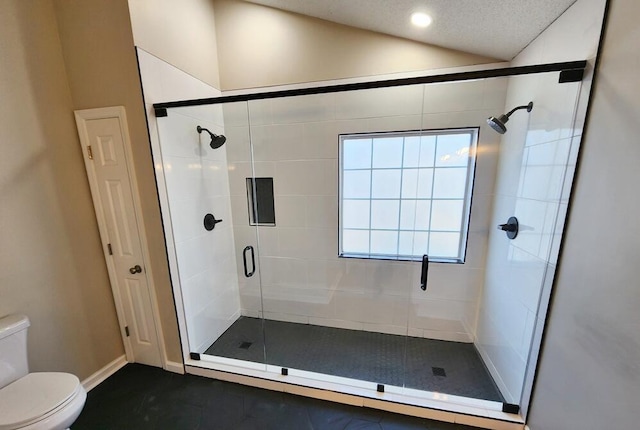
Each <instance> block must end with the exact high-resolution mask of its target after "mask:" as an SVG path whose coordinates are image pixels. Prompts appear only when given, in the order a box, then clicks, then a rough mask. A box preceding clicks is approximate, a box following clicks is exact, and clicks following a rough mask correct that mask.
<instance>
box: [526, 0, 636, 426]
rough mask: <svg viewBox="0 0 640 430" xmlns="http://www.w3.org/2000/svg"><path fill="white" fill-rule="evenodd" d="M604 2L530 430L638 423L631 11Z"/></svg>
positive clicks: (620, 2) (621, 1)
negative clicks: (604, 20) (606, 13)
mask: <svg viewBox="0 0 640 430" xmlns="http://www.w3.org/2000/svg"><path fill="white" fill-rule="evenodd" d="M610 4H611V11H610V17H609V21H608V29H607V31H606V36H605V41H604V50H603V52H602V57H601V65H600V70H599V72H598V75H597V76H596V82H595V86H594V93H593V96H594V98H593V102H592V106H591V113H590V115H589V118H588V122H587V125H586V130H585V134H584V138H583V141H582V148H581V151H582V153H581V160H580V164H579V169H578V174H577V179H576V182H575V185H574V194H573V199H572V202H571V208H570V213H569V220H568V225H567V229H566V236H565V242H564V249H563V250H562V254H561V260H560V265H559V268H558V272H557V274H556V286H555V292H554V297H553V301H552V305H551V313H550V316H549V320H548V328H547V331H546V338H545V341H544V345H543V350H542V359H541V362H540V367H539V370H538V372H539V374H538V380H537V383H536V388H535V391H534V397H533V403H532V406H531V414H530V420H529V421H530V424H529V425H530V427H531V429H532V430H555V429H566V430H572V429H576V430H577V429H602V428H611V429H631V428H638V423H639V422H640V409H638V407H637V406H638V399H640V317H639V316H638V315H639V314H638V309H640V286H639V285H640V282H639V281H638V266H640V247H639V244H640V228H639V227H638V222H637V219H638V217H639V216H640V199H638V184H640V171H639V170H638V160H640V145H639V144H638V136H639V135H640V123H639V122H638V118H640V101H639V99H638V97H639V96H640V86H639V84H638V73H640V51H639V50H638V44H639V43H640V26H638V22H637V17H638V15H640V4H639V3H638V2H637V1H636V0H611V1H610Z"/></svg>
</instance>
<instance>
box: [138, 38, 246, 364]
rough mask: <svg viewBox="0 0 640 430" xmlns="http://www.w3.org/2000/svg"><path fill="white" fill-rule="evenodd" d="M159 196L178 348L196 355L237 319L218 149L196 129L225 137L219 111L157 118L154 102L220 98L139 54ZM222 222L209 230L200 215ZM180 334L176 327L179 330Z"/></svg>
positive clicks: (225, 179)
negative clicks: (180, 321) (181, 323)
mask: <svg viewBox="0 0 640 430" xmlns="http://www.w3.org/2000/svg"><path fill="white" fill-rule="evenodd" d="M138 59H139V64H140V73H141V76H142V83H143V92H144V97H145V107H146V109H147V113H148V115H147V117H148V119H149V123H150V124H149V127H150V131H151V133H150V134H151V144H152V147H153V156H154V163H155V166H156V177H157V180H158V192H159V196H160V202H161V210H162V215H163V223H164V230H165V235H166V239H167V251H168V254H169V262H170V268H171V276H172V283H173V286H174V292H175V297H176V303H177V304H178V312H179V313H181V314H182V315H183V316H184V317H185V321H186V323H187V324H186V333H183V334H182V336H183V338H185V339H187V340H188V344H187V342H186V341H185V339H183V348H184V349H185V351H186V353H188V352H191V351H193V352H203V351H204V350H205V349H206V348H208V347H209V346H210V345H211V344H212V343H213V342H214V341H215V340H216V339H217V338H218V336H220V335H221V334H222V333H223V332H224V331H225V330H226V329H227V328H228V327H229V326H230V325H231V324H232V323H233V322H234V321H235V320H236V319H237V318H238V317H239V316H240V294H239V289H238V275H237V269H236V261H235V243H234V237H233V233H234V231H233V225H232V222H231V200H230V192H229V174H228V167H227V155H226V149H227V147H228V145H225V146H223V147H221V148H219V149H217V150H212V149H211V148H210V147H209V145H208V142H209V137H208V135H206V133H205V134H203V135H199V134H198V133H197V131H196V126H198V125H200V126H202V127H205V128H208V129H209V130H211V131H212V132H214V133H216V134H224V133H225V130H224V118H223V116H222V107H221V106H198V107H189V108H180V109H173V110H171V111H170V112H169V116H168V117H166V118H156V117H155V115H154V113H153V103H156V102H161V101H167V100H179V99H190V98H202V97H215V96H219V95H220V91H218V90H216V89H215V88H213V87H210V86H209V85H207V84H205V83H203V82H201V81H199V80H197V79H195V78H194V77H192V76H190V75H188V74H187V73H185V72H183V71H181V70H179V69H177V68H175V67H173V66H171V65H170V64H168V63H166V62H164V61H162V60H160V59H158V58H156V57H154V56H153V55H151V54H149V53H147V52H145V51H143V50H141V49H138ZM207 213H212V214H214V215H215V217H216V218H217V219H222V220H223V222H222V223H219V224H217V225H216V227H215V229H214V230H212V231H206V230H205V229H204V226H203V219H204V216H205V214H207ZM184 329H185V327H181V330H184Z"/></svg>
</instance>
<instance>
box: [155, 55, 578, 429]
mask: <svg viewBox="0 0 640 430" xmlns="http://www.w3.org/2000/svg"><path fill="white" fill-rule="evenodd" d="M586 67H587V61H586V60H584V61H571V62H560V63H549V64H540V65H532V66H521V67H504V68H494V69H487V70H473V71H465V72H456V73H449V74H435V75H428V76H420V77H410V78H401V79H390V80H381V81H372V82H358V83H349V84H340V85H330V86H318V87H309V88H299V89H291V90H274V91H268V92H259V93H247V94H238V95H229V96H220V97H214V98H205V99H195V100H182V101H172V102H164V103H156V104H154V105H153V107H154V112H155V116H156V117H157V118H162V117H165V116H167V115H168V113H167V109H171V108H178V107H188V106H200V105H213V104H222V103H232V102H249V101H251V100H263V99H273V98H281V97H291V96H303V95H314V94H326V93H336V92H344V91H354V90H365V89H375V88H386V87H398V86H408V85H419V84H431V83H445V82H461V81H469V80H479V79H488V78H498V77H511V76H518V75H529V74H538V73H549V72H560V73H559V75H560V79H559V82H560V83H563V82H578V81H581V80H582V77H583V73H584V69H585V68H586ZM252 160H253V156H252ZM252 164H253V161H252ZM256 228H257V227H256ZM256 235H257V231H256ZM258 246H259V244H258ZM181 323H184V321H181ZM183 354H184V360H185V368H186V371H187V373H192V374H196V375H202V376H208V377H212V378H216V379H222V380H228V381H232V382H238V383H242V384H246V385H253V386H257V387H262V388H267V389H272V390H277V391H284V392H290V393H293V394H299V395H304V396H309V397H315V398H320V399H326V400H333V401H337V402H341V403H347V404H354V405H359V406H367V407H372V408H378V409H383V410H389V411H393V412H399V413H405V414H410V415H416V416H422V417H425V418H433V419H439V420H444V421H451V422H457V423H464V424H469V425H487V426H489V425H491V427H492V428H509V429H511V428H514V429H515V428H522V425H523V423H524V420H523V419H522V417H521V416H520V415H519V414H510V413H506V412H503V411H502V410H504V406H503V404H502V403H500V402H491V401H486V400H478V399H473V398H467V397H459V396H453V395H447V394H441V393H437V392H428V391H420V390H412V389H408V388H404V387H390V386H387V387H385V388H386V389H384V388H383V390H384V391H383V392H380V391H379V387H378V389H376V386H375V383H372V382H365V381H356V380H351V379H349V378H340V377H334V376H330V375H323V374H322V375H321V374H316V373H314V372H307V371H302V370H296V369H286V372H285V371H284V370H285V369H283V368H282V367H279V366H273V365H268V364H266V362H263V363H251V362H246V361H242V360H236V359H229V358H223V357H215V360H207V359H205V360H202V358H203V357H201V355H200V354H198V353H190V352H189V351H186V350H185V351H183ZM320 376H322V378H320ZM501 406H502V408H501ZM465 417H466V418H465ZM483 420H484V421H483ZM491 422H494V424H491ZM495 422H500V423H502V424H500V426H499V427H493V425H497V424H495Z"/></svg>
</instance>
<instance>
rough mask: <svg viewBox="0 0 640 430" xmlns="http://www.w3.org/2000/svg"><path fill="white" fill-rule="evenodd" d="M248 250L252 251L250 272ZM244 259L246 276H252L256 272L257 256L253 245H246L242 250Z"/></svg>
mask: <svg viewBox="0 0 640 430" xmlns="http://www.w3.org/2000/svg"><path fill="white" fill-rule="evenodd" d="M247 251H251V272H249V268H248V267H247ZM242 261H243V262H244V276H246V277H247V278H250V277H252V276H253V274H254V273H256V258H255V255H254V254H253V246H250V245H249V246H245V248H244V250H243V251H242Z"/></svg>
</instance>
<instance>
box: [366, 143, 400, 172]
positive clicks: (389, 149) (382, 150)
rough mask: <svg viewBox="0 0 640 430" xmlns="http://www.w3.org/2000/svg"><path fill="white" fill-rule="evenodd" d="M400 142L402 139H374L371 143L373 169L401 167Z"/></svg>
mask: <svg viewBox="0 0 640 430" xmlns="http://www.w3.org/2000/svg"><path fill="white" fill-rule="evenodd" d="M402 142H403V138H402V137H392V138H388V139H376V140H375V141H374V143H373V167H374V168H384V167H401V166H402Z"/></svg>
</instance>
